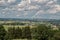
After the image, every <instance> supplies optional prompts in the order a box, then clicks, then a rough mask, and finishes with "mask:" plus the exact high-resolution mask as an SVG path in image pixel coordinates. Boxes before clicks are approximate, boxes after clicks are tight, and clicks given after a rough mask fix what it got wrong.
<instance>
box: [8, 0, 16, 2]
mask: <svg viewBox="0 0 60 40" xmlns="http://www.w3.org/2000/svg"><path fill="white" fill-rule="evenodd" d="M7 2H8V3H14V2H16V0H8V1H7Z"/></svg>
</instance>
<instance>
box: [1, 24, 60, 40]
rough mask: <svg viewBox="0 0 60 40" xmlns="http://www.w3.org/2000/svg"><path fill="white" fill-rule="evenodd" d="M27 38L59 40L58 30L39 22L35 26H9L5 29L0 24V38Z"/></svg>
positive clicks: (9, 39)
mask: <svg viewBox="0 0 60 40" xmlns="http://www.w3.org/2000/svg"><path fill="white" fill-rule="evenodd" d="M13 39H27V40H33V39H34V40H60V28H59V30H53V29H52V28H51V26H48V27H47V26H46V25H44V24H39V25H37V27H34V28H30V26H29V25H28V26H26V27H22V28H19V27H16V28H15V27H9V28H8V30H7V31H6V30H5V29H4V26H3V25H0V40H13Z"/></svg>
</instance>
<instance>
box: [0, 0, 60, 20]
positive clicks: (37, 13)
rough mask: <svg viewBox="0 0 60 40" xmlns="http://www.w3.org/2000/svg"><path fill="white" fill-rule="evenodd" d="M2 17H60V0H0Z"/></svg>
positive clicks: (0, 14)
mask: <svg viewBox="0 0 60 40" xmlns="http://www.w3.org/2000/svg"><path fill="white" fill-rule="evenodd" d="M0 18H42V19H60V0H0Z"/></svg>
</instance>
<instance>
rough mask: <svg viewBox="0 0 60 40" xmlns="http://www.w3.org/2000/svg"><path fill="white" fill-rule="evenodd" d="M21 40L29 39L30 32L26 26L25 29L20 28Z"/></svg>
mask: <svg viewBox="0 0 60 40" xmlns="http://www.w3.org/2000/svg"><path fill="white" fill-rule="evenodd" d="M22 34H23V35H22V38H27V39H31V31H30V27H29V26H27V27H25V28H22Z"/></svg>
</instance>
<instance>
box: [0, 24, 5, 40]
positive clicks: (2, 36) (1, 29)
mask: <svg viewBox="0 0 60 40" xmlns="http://www.w3.org/2000/svg"><path fill="white" fill-rule="evenodd" d="M5 35H6V31H5V29H4V27H3V26H2V25H0V40H4V39H5Z"/></svg>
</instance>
